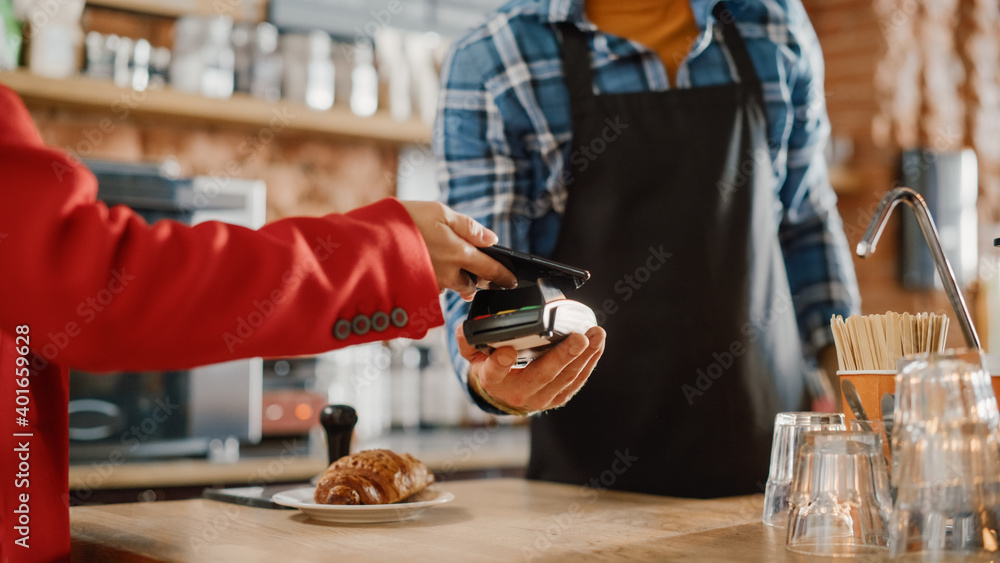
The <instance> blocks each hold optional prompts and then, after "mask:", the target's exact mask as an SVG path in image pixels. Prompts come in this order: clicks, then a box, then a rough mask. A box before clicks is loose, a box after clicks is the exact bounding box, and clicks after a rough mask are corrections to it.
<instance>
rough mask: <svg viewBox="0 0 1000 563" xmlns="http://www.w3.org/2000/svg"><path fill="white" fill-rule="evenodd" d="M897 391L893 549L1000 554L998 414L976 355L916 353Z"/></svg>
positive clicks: (929, 555) (911, 554)
mask: <svg viewBox="0 0 1000 563" xmlns="http://www.w3.org/2000/svg"><path fill="white" fill-rule="evenodd" d="M896 397H897V399H896V411H895V413H894V417H893V418H894V425H893V440H892V441H893V447H892V457H893V475H892V481H893V484H894V485H895V487H896V505H895V508H894V510H893V512H892V517H891V519H890V538H889V551H890V554H891V555H892V556H893V557H903V558H906V559H916V560H927V561H940V560H951V559H955V560H959V559H960V560H962V561H1000V545H998V533H1000V440H998V436H1000V433H998V430H1000V423H998V421H1000V415H998V413H997V404H996V399H995V397H994V395H993V388H992V386H991V382H990V377H989V374H988V373H987V372H986V370H985V369H984V368H983V362H982V358H981V356H980V354H979V353H978V352H969V351H947V352H944V353H942V354H932V355H922V356H918V357H914V358H913V359H912V361H910V362H908V363H906V364H905V365H903V366H902V370H901V371H900V373H899V375H898V376H897V380H896Z"/></svg>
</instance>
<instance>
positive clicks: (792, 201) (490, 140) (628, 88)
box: [433, 0, 860, 410]
mask: <svg viewBox="0 0 1000 563" xmlns="http://www.w3.org/2000/svg"><path fill="white" fill-rule="evenodd" d="M690 1H691V7H692V8H693V10H694V16H695V19H696V22H697V25H698V27H699V29H701V30H702V33H701V35H700V36H699V38H698V39H697V40H696V41H695V43H694V45H693V47H692V49H691V52H690V53H689V55H688V57H687V58H686V59H685V60H684V61H683V62H682V63H681V66H680V68H679V70H678V72H677V77H676V84H673V85H671V84H669V83H668V77H667V73H666V71H665V70H664V66H663V64H662V63H661V61H660V59H659V57H658V56H657V55H656V53H654V52H652V51H650V50H649V49H647V48H645V47H643V46H642V45H640V44H638V43H634V42H631V41H628V40H626V39H622V38H619V37H615V36H612V35H609V34H606V33H603V32H601V31H599V30H597V28H596V27H595V26H594V25H593V24H592V23H590V22H589V21H588V20H587V19H586V16H585V14H584V9H583V0H513V1H512V2H509V3H508V4H506V5H505V6H504V7H502V8H500V9H499V11H497V12H496V13H494V14H491V15H490V16H489V17H488V19H487V21H486V23H484V24H483V25H482V26H480V27H479V28H478V29H475V30H473V31H472V32H470V33H469V34H467V35H466V36H465V37H464V38H462V39H461V40H459V41H458V42H457V43H456V44H455V45H454V46H453V48H452V50H451V53H450V54H449V56H448V58H447V59H446V61H445V64H444V69H443V77H442V83H443V89H442V92H441V98H440V104H439V113H438V119H437V122H436V124H435V128H434V140H433V146H434V152H435V156H436V157H437V161H438V177H439V181H440V184H441V187H442V190H443V196H442V197H443V200H444V201H445V202H446V203H447V204H448V205H449V206H451V207H453V208H454V209H456V210H457V211H460V212H462V213H465V214H468V215H471V216H472V217H474V218H476V219H477V220H479V221H480V222H482V223H483V224H484V225H486V226H488V227H490V228H491V229H493V230H494V231H496V233H497V234H498V235H499V237H500V244H503V245H505V246H510V247H513V248H516V249H518V250H522V251H527V252H531V253H534V254H539V255H542V256H548V255H551V253H552V252H553V250H554V247H555V244H556V238H557V236H558V233H559V225H560V220H561V216H562V213H563V211H564V210H565V206H566V197H567V189H566V187H565V186H564V185H563V184H562V182H561V181H560V178H561V176H562V173H563V169H564V168H565V167H566V166H567V163H568V162H569V157H570V141H571V136H572V124H571V120H570V110H569V93H568V92H567V90H566V86H565V84H564V82H563V70H562V62H561V59H560V46H559V40H558V38H557V36H556V34H555V32H554V31H553V27H552V26H553V24H556V23H559V22H573V23H574V24H576V25H577V26H578V27H579V28H580V29H582V30H584V31H585V32H586V33H587V34H588V37H589V41H590V46H591V50H592V53H593V61H592V65H593V68H594V87H595V90H596V91H597V93H626V92H642V91H662V90H668V89H670V88H672V87H673V88H698V87H704V86H711V85H716V84H724V83H731V82H733V81H734V80H735V78H734V77H736V76H738V73H737V72H736V70H735V68H734V64H733V62H732V61H731V58H730V57H729V53H728V51H727V49H726V48H725V44H724V42H723V40H722V37H721V33H720V32H714V33H711V32H707V31H706V30H709V29H715V26H714V25H712V24H713V22H714V17H713V16H712V8H713V7H714V4H715V2H714V0H690ZM727 7H728V8H729V9H730V10H731V12H732V14H733V16H734V18H735V21H736V23H737V27H738V29H739V31H740V34H741V35H742V36H743V38H744V40H745V41H746V44H747V48H748V50H749V52H750V56H751V58H752V59H753V62H754V65H755V67H756V70H757V74H758V76H759V78H760V80H761V82H762V84H763V90H764V99H765V104H766V111H767V117H768V124H769V129H770V130H769V132H768V133H769V144H770V155H769V156H770V159H769V160H770V163H769V164H770V165H771V167H772V172H773V174H774V178H775V184H774V185H775V194H774V198H775V213H776V218H777V219H778V224H779V228H778V233H776V235H777V236H778V237H779V240H780V242H781V246H782V249H783V252H784V256H785V265H786V269H787V271H788V281H789V284H790V287H791V291H792V296H793V298H794V303H795V309H796V315H797V318H798V323H799V328H800V331H801V336H802V341H803V344H804V346H805V349H806V351H807V353H810V354H812V353H815V351H817V350H818V349H820V348H822V347H824V346H827V345H829V344H832V342H833V337H832V334H831V332H830V326H829V325H830V316H831V315H833V314H839V315H844V316H847V315H849V314H853V313H857V312H858V310H859V304H860V297H859V295H858V289H857V282H856V280H855V276H854V267H853V264H852V262H851V256H850V251H849V249H848V246H847V240H846V237H845V236H844V230H843V225H842V223H841V220H840V216H839V214H838V213H837V208H836V196H835V195H834V192H833V189H832V188H831V187H830V183H829V180H828V175H827V169H826V163H825V160H824V156H823V149H824V146H825V144H826V141H827V137H828V136H829V130H830V127H829V122H828V120H827V115H826V106H825V100H824V91H823V60H822V53H821V52H820V46H819V42H818V41H817V39H816V35H815V32H814V31H813V29H812V25H811V24H810V22H809V19H808V17H807V15H806V13H805V10H804V8H803V7H802V4H801V3H800V0H735V1H729V2H727ZM761 156H762V157H763V155H761ZM756 160H757V164H758V166H759V165H760V164H762V162H761V161H764V162H763V164H764V165H765V166H766V165H767V164H768V163H767V162H766V161H767V160H768V159H767V158H760V159H756ZM569 191H570V192H572V188H570V190H569ZM446 304H447V306H446V311H445V316H446V318H447V320H448V329H449V335H451V334H453V333H454V330H455V327H456V326H457V325H458V324H459V323H460V322H462V320H464V319H465V316H466V314H467V312H468V306H467V305H466V304H465V303H464V302H463V301H462V300H461V298H459V297H458V295H457V294H455V293H453V292H449V294H448V296H447V297H446ZM450 351H451V355H452V360H453V363H454V365H455V368H456V370H457V371H458V373H459V375H460V377H461V378H463V380H464V378H465V377H466V372H467V370H468V363H467V362H466V361H465V360H464V359H462V358H461V356H460V355H459V354H458V351H457V346H456V345H455V343H454V339H452V340H451V342H450ZM481 405H482V403H481ZM488 410H492V409H488Z"/></svg>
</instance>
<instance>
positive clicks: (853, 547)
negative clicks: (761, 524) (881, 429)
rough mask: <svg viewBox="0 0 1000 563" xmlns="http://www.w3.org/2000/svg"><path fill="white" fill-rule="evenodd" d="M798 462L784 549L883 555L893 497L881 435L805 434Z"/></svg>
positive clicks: (827, 554)
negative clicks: (891, 495) (890, 494)
mask: <svg viewBox="0 0 1000 563" xmlns="http://www.w3.org/2000/svg"><path fill="white" fill-rule="evenodd" d="M797 458H798V463H797V465H796V470H795V477H794V479H793V480H792V490H791V493H790V495H789V502H790V508H789V514H788V533H787V538H786V544H785V547H786V548H787V549H788V550H790V551H794V552H796V553H800V554H804V555H815V556H825V557H858V556H878V555H881V554H884V553H885V551H886V546H887V544H888V539H889V530H888V520H889V513H890V511H891V509H892V499H891V498H890V496H889V474H888V470H887V469H886V467H885V456H884V455H883V453H882V444H881V439H880V438H879V437H878V435H877V434H875V433H874V432H855V431H850V432H847V431H818V432H806V433H805V434H804V435H803V443H802V446H801V447H800V448H799V451H798V455H797Z"/></svg>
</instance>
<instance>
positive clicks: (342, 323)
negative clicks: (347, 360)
mask: <svg viewBox="0 0 1000 563" xmlns="http://www.w3.org/2000/svg"><path fill="white" fill-rule="evenodd" d="M333 336H334V338H336V339H337V340H347V338H348V337H349V336H351V323H350V322H348V321H346V320H344V319H340V320H339V321H337V323H336V324H335V325H333Z"/></svg>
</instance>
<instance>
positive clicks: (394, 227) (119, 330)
mask: <svg viewBox="0 0 1000 563" xmlns="http://www.w3.org/2000/svg"><path fill="white" fill-rule="evenodd" d="M96 194H97V183H96V181H95V179H94V176H93V175H91V174H90V173H89V172H88V171H87V170H86V169H85V168H84V167H82V166H80V165H78V164H76V163H75V162H74V161H73V160H72V159H71V158H70V157H68V156H67V155H65V154H63V153H61V152H58V151H53V150H49V149H46V148H45V147H44V146H43V145H42V142H41V137H40V136H39V134H38V132H37V130H36V129H35V127H34V125H33V124H32V122H31V118H30V116H29V114H28V112H27V111H26V109H25V108H24V106H23V104H22V103H21V101H20V99H19V98H18V97H17V96H16V95H15V94H14V93H13V92H11V91H10V90H8V89H6V88H4V87H3V86H0V403H2V408H0V421H2V422H0V447H2V448H3V449H2V453H0V492H2V495H0V499H2V500H0V505H2V506H0V510H2V511H0V540H2V542H0V560H2V561H4V562H6V561H19V562H20V561H33V560H51V559H53V558H62V557H65V556H66V555H67V554H68V553H69V511H68V504H67V503H68V490H67V489H68V484H67V480H68V476H67V470H68V460H67V456H68V453H67V451H68V438H67V429H68V421H67V416H68V415H67V401H68V389H67V386H68V374H67V368H68V367H73V368H79V369H82V370H87V371H113V370H166V369H179V368H188V367H193V366H197V365H203V364H209V363H215V362H222V361H226V360H233V359H237V358H246V357H254V356H265V357H267V356H272V357H273V356H295V355H304V354H315V353H319V352H324V351H327V350H331V349H334V348H339V347H343V346H348V345H351V344H359V343H362V342H371V341H377V340H389V339H392V338H397V337H407V338H420V337H422V336H423V335H424V334H425V333H426V331H427V329H428V328H431V327H434V326H437V325H440V324H441V323H442V317H441V310H440V307H439V305H438V288H437V284H436V282H435V276H434V272H433V269H432V266H431V262H430V258H429V256H428V254H427V250H426V247H425V246H424V244H423V240H422V238H421V236H420V233H419V231H418V230H417V229H416V227H415V226H414V224H413V222H412V221H411V219H410V217H409V215H408V214H407V212H406V210H405V209H404V208H403V206H402V205H400V204H399V203H398V202H397V201H395V200H383V201H380V202H378V203H375V204H373V205H370V206H367V207H364V208H361V209H358V210H356V211H353V212H351V213H348V214H346V215H328V216H326V217H320V218H294V219H285V220H282V221H276V222H274V223H271V224H268V225H266V226H264V227H263V228H261V229H260V230H258V231H253V230H250V229H246V228H242V227H237V226H232V225H226V224H222V223H216V222H210V223H204V224H200V225H198V226H195V227H189V226H185V225H182V224H180V223H176V222H172V221H160V222H158V223H155V224H153V225H148V224H146V223H145V222H144V221H143V219H142V218H140V217H139V216H138V215H136V214H135V213H133V212H132V211H131V210H129V209H128V208H126V207H122V206H118V207H114V208H111V209H109V208H108V207H107V206H106V205H104V204H103V203H100V202H97V201H96V200H95V197H96ZM359 316H360V317H359ZM387 317H388V318H389V322H388V323H385V322H384V321H385V319H386V318H387ZM355 319H358V322H357V323H354V325H353V327H354V328H357V329H358V330H353V329H351V328H352V325H351V323H352V322H354V321H355ZM366 320H369V321H371V320H374V321H375V322H370V323H367V324H366V322H365V321H366ZM338 322H339V323H338ZM19 327H27V328H19ZM335 327H336V328H338V330H336V331H335V330H334V329H335ZM366 328H367V331H366V330H365V329H366ZM347 329H351V330H347ZM377 329H382V330H377ZM19 332H27V333H28V334H27V335H26V336H27V337H28V339H30V341H29V346H30V349H31V352H32V353H33V354H34V356H33V357H32V361H31V363H32V367H31V368H30V370H29V372H28V375H26V376H25V375H24V372H23V371H22V372H20V374H19V373H18V372H16V371H15V370H16V369H18V365H17V364H18V362H19V361H20V362H21V363H24V361H23V360H18V359H17V358H18V357H19V356H20V352H25V351H27V350H24V349H21V350H19V347H20V346H21V344H23V343H24V340H21V341H20V342H18V341H17V337H18V336H19V334H18V333H19ZM335 333H336V335H335ZM22 384H23V385H22ZM19 390H27V391H26V392H25V391H20V394H18V393H19ZM18 401H20V404H19V403H18ZM19 407H22V410H21V411H20V412H19V411H17V410H16V409H18V408H19ZM23 407H26V408H23ZM22 414H26V416H24V417H23V418H25V419H26V420H27V424H26V425H25V426H20V425H18V418H21V415H22ZM15 433H22V434H31V436H15V435H14V434H15ZM19 456H20V457H21V458H23V460H22V459H19ZM22 461H23V463H22ZM19 473H20V474H21V476H20V477H18V474H19ZM21 495H27V497H26V502H22V499H23V498H25V497H21ZM22 505H23V506H22ZM19 509H20V510H19ZM25 511H27V513H26V514H25ZM19 519H20V520H21V521H22V522H27V524H28V526H27V530H25V529H24V528H21V529H20V530H18V529H15V527H17V526H18V524H19V522H18V520H19ZM22 531H27V532H28V533H29V536H28V537H29V539H28V541H27V543H28V545H29V546H30V547H29V548H27V549H26V548H24V547H22V546H20V545H18V544H16V543H15V541H16V540H18V539H19V538H21V537H22V534H21V532H22Z"/></svg>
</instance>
